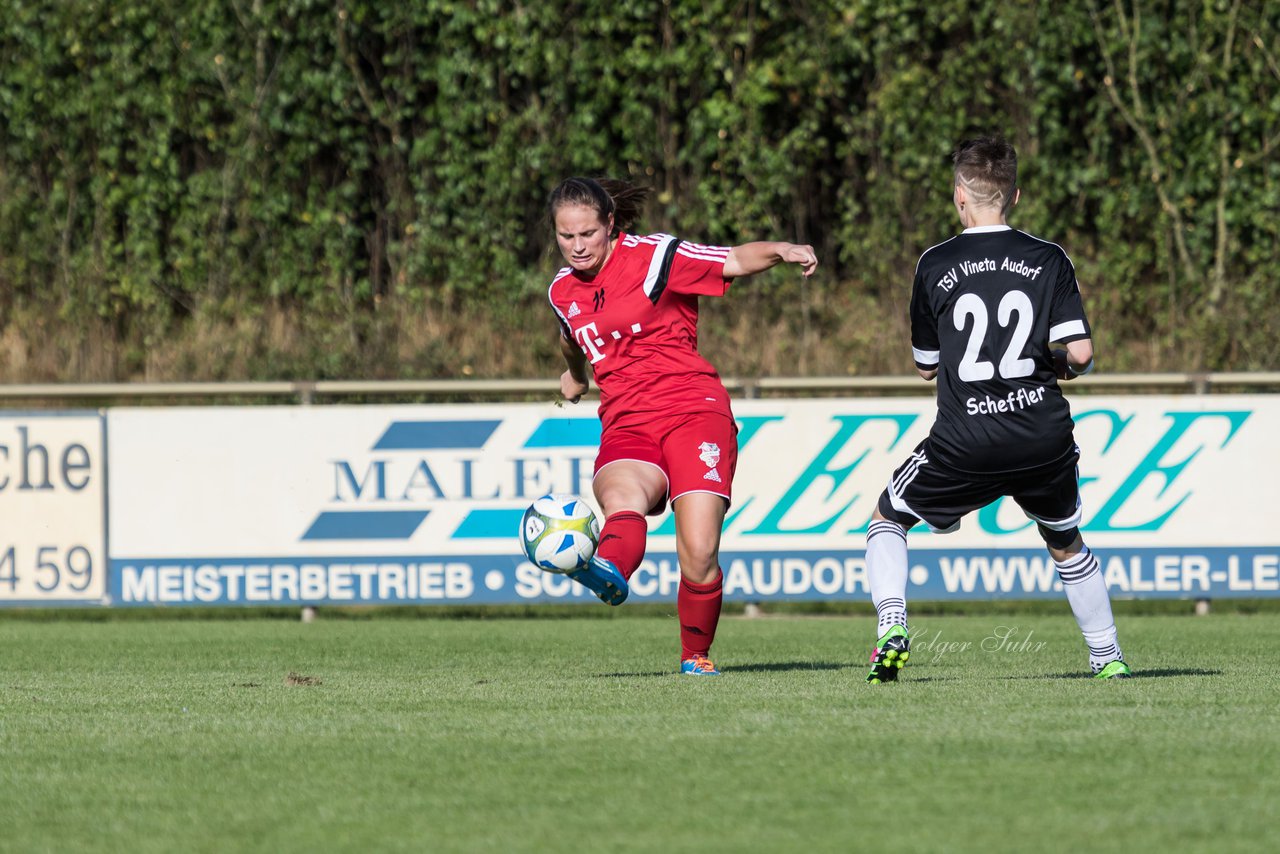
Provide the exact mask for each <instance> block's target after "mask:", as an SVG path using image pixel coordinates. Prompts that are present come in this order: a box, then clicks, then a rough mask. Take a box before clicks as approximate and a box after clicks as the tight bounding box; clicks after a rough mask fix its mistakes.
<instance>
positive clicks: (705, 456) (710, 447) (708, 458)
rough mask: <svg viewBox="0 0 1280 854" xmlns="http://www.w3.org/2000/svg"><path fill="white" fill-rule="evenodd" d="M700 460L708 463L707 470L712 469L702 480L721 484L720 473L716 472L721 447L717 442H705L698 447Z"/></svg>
mask: <svg viewBox="0 0 1280 854" xmlns="http://www.w3.org/2000/svg"><path fill="white" fill-rule="evenodd" d="M698 459H700V460H702V461H703V462H704V463H706V464H707V468H709V469H710V471H708V472H707V473H706V474H704V475H703V476H702V479H703V480H713V481H715V482H716V483H720V482H721V480H720V472H718V471H716V464H717V463H719V462H720V446H719V445H717V444H716V443H715V442H703V443H702V444H701V445H699V446H698Z"/></svg>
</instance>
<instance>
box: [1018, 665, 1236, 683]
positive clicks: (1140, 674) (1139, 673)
mask: <svg viewBox="0 0 1280 854" xmlns="http://www.w3.org/2000/svg"><path fill="white" fill-rule="evenodd" d="M1221 675H1222V671H1221V670H1205V669H1204V668H1201V667H1157V668H1154V669H1151V670H1135V671H1133V675H1132V676H1131V677H1129V678H1131V679H1159V678H1161V677H1165V676H1221ZM1000 678H1001V679H1092V678H1093V675H1092V674H1089V673H1042V674H1040V675H1038V676H1001V677H1000ZM1122 681H1123V680H1122Z"/></svg>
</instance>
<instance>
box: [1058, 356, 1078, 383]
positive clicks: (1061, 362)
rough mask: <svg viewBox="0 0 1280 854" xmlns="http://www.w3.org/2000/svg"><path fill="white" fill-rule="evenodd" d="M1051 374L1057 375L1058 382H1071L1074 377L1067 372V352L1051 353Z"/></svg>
mask: <svg viewBox="0 0 1280 854" xmlns="http://www.w3.org/2000/svg"><path fill="white" fill-rule="evenodd" d="M1053 372H1054V373H1055V374H1057V375H1058V379H1060V380H1073V379H1075V378H1076V375H1075V374H1073V373H1071V372H1070V371H1068V370H1067V351H1066V350H1054V351H1053Z"/></svg>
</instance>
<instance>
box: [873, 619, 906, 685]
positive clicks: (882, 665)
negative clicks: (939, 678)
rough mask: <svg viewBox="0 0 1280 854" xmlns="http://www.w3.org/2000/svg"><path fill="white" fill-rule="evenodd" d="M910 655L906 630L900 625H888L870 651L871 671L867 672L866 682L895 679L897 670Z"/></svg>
mask: <svg viewBox="0 0 1280 854" xmlns="http://www.w3.org/2000/svg"><path fill="white" fill-rule="evenodd" d="M910 657H911V638H910V637H909V636H908V635H907V630H906V629H905V628H903V627H902V626H890V627H889V631H887V632H885V633H884V635H883V636H882V637H881V638H880V640H878V641H876V648H875V649H873V650H872V651H871V672H870V673H868V674H867V682H869V683H870V684H872V685H879V684H881V683H883V682H893V681H895V680H896V679H897V678H898V671H899V670H901V669H902V665H904V664H906V663H907V659H908V658H910Z"/></svg>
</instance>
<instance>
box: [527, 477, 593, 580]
mask: <svg viewBox="0 0 1280 854" xmlns="http://www.w3.org/2000/svg"><path fill="white" fill-rule="evenodd" d="M599 539H600V523H599V522H597V521H596V514H595V513H593V512H592V510H591V507H590V505H588V504H587V502H585V501H583V500H582V499H581V498H579V497H578V496H576V495H567V494H564V493H553V494H551V495H544V496H542V497H541V498H539V499H538V500H537V501H535V502H533V504H531V505H529V509H528V510H526V511H524V519H522V520H521V522H520V545H521V546H523V547H524V553H525V556H526V557H528V558H529V561H530V563H532V564H533V565H534V566H537V567H539V568H540V569H545V570H546V571H547V572H573V571H574V570H575V569H582V568H583V567H584V566H586V565H587V562H588V561H590V560H591V556H592V555H594V554H595V553H596V543H597V542H598V541H599Z"/></svg>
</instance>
